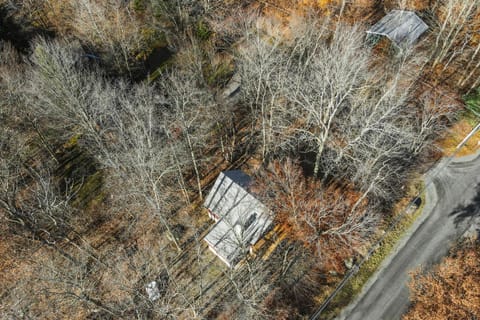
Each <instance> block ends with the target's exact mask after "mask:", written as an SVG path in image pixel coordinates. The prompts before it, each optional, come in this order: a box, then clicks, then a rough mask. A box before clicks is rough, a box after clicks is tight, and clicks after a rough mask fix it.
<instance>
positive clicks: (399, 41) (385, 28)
mask: <svg viewBox="0 0 480 320" xmlns="http://www.w3.org/2000/svg"><path fill="white" fill-rule="evenodd" d="M427 30H428V26H427V24H426V23H425V22H423V21H422V19H420V18H419V17H418V16H417V15H416V14H415V13H414V12H412V11H405V10H392V11H391V12H389V13H388V14H387V15H386V16H385V17H383V18H382V19H381V20H380V21H378V22H377V23H376V24H375V25H374V26H373V27H371V28H370V29H369V30H367V34H368V35H369V36H370V38H373V39H377V38H379V37H382V36H383V37H387V38H388V39H390V41H392V43H393V44H395V46H396V47H398V48H400V49H405V48H408V47H411V46H412V45H413V44H414V43H415V42H416V41H417V40H418V39H419V38H420V36H421V35H422V34H423V33H424V32H425V31H427Z"/></svg>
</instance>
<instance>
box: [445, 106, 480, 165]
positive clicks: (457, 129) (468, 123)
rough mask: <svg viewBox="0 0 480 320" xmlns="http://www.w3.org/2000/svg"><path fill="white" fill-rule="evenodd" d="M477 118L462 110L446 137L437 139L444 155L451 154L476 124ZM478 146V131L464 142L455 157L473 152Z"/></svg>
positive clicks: (479, 142) (479, 137) (479, 135)
mask: <svg viewBox="0 0 480 320" xmlns="http://www.w3.org/2000/svg"><path fill="white" fill-rule="evenodd" d="M478 121H479V118H478V117H476V116H475V115H474V114H473V113H472V112H464V113H463V114H462V116H461V118H460V120H459V121H457V122H456V123H455V124H454V125H453V126H452V127H451V128H450V129H449V132H448V134H447V136H446V137H444V138H442V139H441V140H439V141H437V143H436V144H437V145H438V146H439V147H440V149H442V151H443V154H444V155H445V156H450V155H452V154H453V153H454V152H455V150H456V148H457V146H458V144H459V143H460V142H462V141H463V139H464V138H465V136H466V135H467V134H469V133H470V132H471V131H472V130H473V128H474V127H475V126H476V125H477V123H478ZM479 148H480V131H479V132H477V133H476V134H474V135H473V136H472V137H471V138H470V140H468V141H467V143H465V145H464V146H463V148H461V149H460V151H459V152H458V153H457V154H456V156H457V157H462V156H466V155H469V154H473V153H475V152H477V151H478V149H479Z"/></svg>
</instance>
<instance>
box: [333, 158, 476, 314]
mask: <svg viewBox="0 0 480 320" xmlns="http://www.w3.org/2000/svg"><path fill="white" fill-rule="evenodd" d="M447 161H448V160H447V159H444V160H443V161H442V162H440V163H439V165H438V166H437V167H436V169H434V170H432V172H431V173H430V175H428V176H427V177H426V180H425V182H426V185H427V190H426V191H427V194H426V205H425V207H424V211H423V214H422V217H421V218H420V219H419V220H418V221H417V222H416V223H415V225H414V226H413V227H412V230H411V231H410V234H408V235H406V236H405V237H404V239H403V241H402V243H400V245H399V247H398V248H397V250H396V252H395V253H394V254H392V255H391V256H390V258H389V259H388V260H386V261H385V262H384V264H383V266H382V267H381V268H380V271H379V272H377V274H376V275H375V276H373V277H372V279H370V281H369V282H368V283H367V284H366V286H365V288H364V291H363V293H362V294H361V295H360V296H359V297H358V298H357V299H356V301H354V302H353V303H352V304H351V305H350V306H348V307H347V308H346V309H345V310H344V311H343V312H342V314H341V315H340V316H339V317H338V318H337V319H348V320H356V319H359V320H380V319H382V320H395V319H400V318H401V315H402V314H403V313H404V312H405V311H406V310H407V309H408V301H409V296H408V295H409V292H408V288H407V282H408V279H409V276H408V273H409V272H410V271H411V270H414V269H415V268H417V267H419V266H429V265H431V264H432V263H436V262H438V261H440V260H441V258H442V257H444V256H445V255H446V254H447V253H448V250H449V248H450V247H451V246H452V244H454V243H455V241H456V240H458V239H459V238H460V237H461V236H462V234H464V232H465V231H466V230H467V229H469V228H470V226H471V225H472V223H474V222H478V221H479V220H480V153H478V154H477V155H475V156H470V157H464V158H461V159H455V160H452V161H451V162H450V163H447Z"/></svg>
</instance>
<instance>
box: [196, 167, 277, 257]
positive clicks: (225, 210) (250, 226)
mask: <svg viewBox="0 0 480 320" xmlns="http://www.w3.org/2000/svg"><path fill="white" fill-rule="evenodd" d="M251 182H252V179H251V177H250V176H248V175H247V174H245V173H244V172H242V171H240V170H232V171H226V172H222V173H220V175H219V176H218V178H217V180H216V181H215V184H214V186H213V188H212V190H211V191H210V193H209V194H208V196H207V198H206V199H205V207H206V208H207V209H209V210H210V211H212V212H213V213H215V214H216V215H217V216H219V220H218V222H217V223H216V224H215V225H214V226H213V228H212V229H211V230H210V232H209V233H208V234H207V235H206V236H205V241H207V242H208V243H209V244H210V246H211V247H212V248H213V249H214V251H215V252H216V254H217V255H219V256H220V258H222V260H223V261H224V262H225V263H227V264H228V265H229V266H233V265H235V264H236V263H237V262H238V260H240V258H241V256H242V255H244V254H245V253H246V252H247V251H248V249H249V247H250V246H251V245H254V244H255V243H256V242H257V241H258V240H259V239H260V237H261V236H262V235H263V234H264V233H265V232H266V231H267V229H268V228H269V227H270V226H271V225H272V222H273V219H272V217H271V214H270V211H269V210H268V208H267V207H266V206H265V205H264V204H263V203H261V202H260V201H259V200H258V199H256V198H255V197H254V196H253V195H252V194H251V193H250V192H249V191H248V188H249V186H250V185H251Z"/></svg>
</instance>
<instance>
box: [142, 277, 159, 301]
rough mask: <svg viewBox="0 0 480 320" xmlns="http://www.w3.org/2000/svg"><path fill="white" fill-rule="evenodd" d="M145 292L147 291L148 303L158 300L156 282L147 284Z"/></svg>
mask: <svg viewBox="0 0 480 320" xmlns="http://www.w3.org/2000/svg"><path fill="white" fill-rule="evenodd" d="M145 290H146V291H147V295H148V299H150V301H155V300H157V299H158V298H160V290H159V289H158V284H157V282H156V281H152V282H150V283H149V284H147V287H146V288H145Z"/></svg>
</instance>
